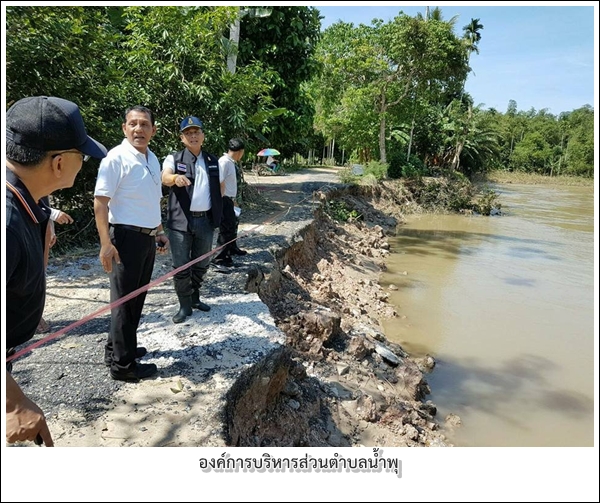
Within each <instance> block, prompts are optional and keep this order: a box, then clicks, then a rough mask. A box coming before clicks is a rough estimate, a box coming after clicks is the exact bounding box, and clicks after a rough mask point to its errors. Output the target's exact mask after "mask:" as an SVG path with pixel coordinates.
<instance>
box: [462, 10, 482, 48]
mask: <svg viewBox="0 0 600 503" xmlns="http://www.w3.org/2000/svg"><path fill="white" fill-rule="evenodd" d="M463 30H464V32H465V35H464V38H465V40H466V42H467V44H466V47H467V51H469V56H470V55H471V53H472V52H476V53H477V54H479V47H477V44H478V43H479V41H480V40H481V33H479V30H483V25H482V24H480V23H479V18H477V19H473V18H471V22H470V23H469V24H468V25H466V26H463Z"/></svg>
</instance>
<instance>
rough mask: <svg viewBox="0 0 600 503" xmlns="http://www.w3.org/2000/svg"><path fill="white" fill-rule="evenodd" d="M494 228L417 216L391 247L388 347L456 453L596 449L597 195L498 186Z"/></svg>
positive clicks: (467, 219)
mask: <svg viewBox="0 0 600 503" xmlns="http://www.w3.org/2000/svg"><path fill="white" fill-rule="evenodd" d="M494 188H495V190H497V191H498V192H499V193H500V195H501V203H502V209H503V211H504V212H505V214H504V215H503V216H499V217H480V216H459V215H443V216H435V215H422V216H412V217H409V220H408V223H407V224H406V225H404V226H402V228H401V229H400V230H399V233H398V235H397V237H396V238H394V239H393V240H392V241H391V244H392V251H393V252H394V253H392V255H391V256H390V259H389V260H388V262H387V265H388V272H387V273H385V274H384V275H383V277H382V278H381V279H382V284H383V285H384V286H387V285H389V284H391V283H393V284H395V285H396V286H397V287H398V290H397V291H390V294H391V295H390V302H391V303H393V304H394V305H395V306H397V309H398V312H399V315H400V316H399V317H398V318H395V319H393V320H390V321H388V322H386V323H385V332H386V335H387V337H388V338H390V339H391V340H393V341H395V342H398V343H400V344H402V345H403V346H404V347H405V348H406V349H407V350H408V351H409V352H411V353H413V354H415V355H423V354H430V355H432V356H433V357H434V358H435V359H436V360H437V365H436V367H435V369H434V371H433V372H432V373H431V374H430V375H429V376H428V381H429V383H430V386H431V389H432V394H431V396H430V397H429V398H431V400H433V401H434V402H435V403H436V405H437V406H438V416H439V418H440V419H441V420H442V421H443V419H444V418H445V417H446V415H447V414H449V413H451V412H452V413H455V414H458V415H459V416H460V417H461V419H462V426H461V427H460V428H458V429H456V430H455V433H454V434H453V435H451V437H452V438H451V440H452V441H453V442H454V443H455V445H457V446H490V447H491V446H523V447H529V446H556V447H558V446H593V445H594V394H593V392H594V193H593V187H554V186H539V185H534V186H527V185H497V186H494Z"/></svg>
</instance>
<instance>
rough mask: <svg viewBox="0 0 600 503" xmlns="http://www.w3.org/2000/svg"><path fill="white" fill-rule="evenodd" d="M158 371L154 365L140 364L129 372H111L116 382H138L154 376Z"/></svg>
mask: <svg viewBox="0 0 600 503" xmlns="http://www.w3.org/2000/svg"><path fill="white" fill-rule="evenodd" d="M157 371H158V368H157V367H156V365H154V363H138V364H137V365H136V366H135V367H134V368H133V369H132V370H130V371H129V372H114V371H113V370H112V369H111V370H110V376H111V377H112V378H113V379H114V380H115V381H126V382H138V381H139V380H140V379H145V378H146V377H150V376H153V375H154V374H156V372H157Z"/></svg>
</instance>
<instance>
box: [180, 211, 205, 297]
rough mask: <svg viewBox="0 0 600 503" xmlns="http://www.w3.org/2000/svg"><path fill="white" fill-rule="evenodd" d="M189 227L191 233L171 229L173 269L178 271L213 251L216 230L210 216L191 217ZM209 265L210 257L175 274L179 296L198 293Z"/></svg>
mask: <svg viewBox="0 0 600 503" xmlns="http://www.w3.org/2000/svg"><path fill="white" fill-rule="evenodd" d="M188 227H189V228H190V230H191V232H181V231H176V230H175V229H169V244H170V247H171V256H172V258H173V269H177V268H178V267H181V266H182V265H184V264H187V263H188V262H190V261H191V260H193V259H195V258H198V257H200V256H202V255H204V254H206V253H208V252H209V251H211V250H212V244H213V237H214V232H215V229H214V227H213V224H212V221H211V219H210V218H209V217H208V216H206V215H205V216H203V217H191V220H190V221H189V222H188ZM209 265H210V257H206V258H205V259H203V260H200V261H199V262H196V263H195V264H194V265H192V266H190V267H188V268H187V269H184V270H183V271H180V272H178V273H177V274H175V276H174V277H173V280H174V283H175V292H176V293H177V296H178V297H189V296H190V295H192V293H194V291H198V289H199V288H200V285H201V284H202V279H203V278H204V275H205V274H206V271H208V266H209Z"/></svg>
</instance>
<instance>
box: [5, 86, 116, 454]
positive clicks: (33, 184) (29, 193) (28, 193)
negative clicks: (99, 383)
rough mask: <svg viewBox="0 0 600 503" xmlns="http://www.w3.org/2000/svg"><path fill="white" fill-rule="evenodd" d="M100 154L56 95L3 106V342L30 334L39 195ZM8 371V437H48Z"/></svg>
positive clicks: (40, 231) (36, 300)
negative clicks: (4, 335)
mask: <svg viewBox="0 0 600 503" xmlns="http://www.w3.org/2000/svg"><path fill="white" fill-rule="evenodd" d="M105 155H106V149H105V148H104V146H103V145H101V144H100V143H98V142H97V141H96V140H94V139H92V138H90V137H89V136H88V135H87V132H86V130H85V126H84V124H83V119H82V117H81V113H80V111H79V108H78V107H77V105H75V103H73V102H71V101H67V100H64V99H61V98H55V97H47V96H36V97H31V98H24V99H22V100H19V101H17V102H16V103H15V104H13V105H12V106H11V107H10V108H9V110H8V111H7V112H6V168H7V169H6V243H5V245H6V347H7V350H8V351H7V354H10V353H13V352H14V349H13V348H14V347H16V346H18V345H19V344H23V343H24V342H26V341H28V340H29V339H31V338H32V337H33V335H34V334H35V330H36V328H37V326H38V324H39V322H40V320H41V318H42V312H43V310H44V303H45V296H46V274H45V267H44V237H45V235H46V227H47V225H48V214H47V213H46V212H45V211H43V210H42V208H41V207H40V206H39V205H38V201H40V199H41V198H43V197H44V196H47V195H49V194H51V193H52V192H54V191H55V190H58V189H63V188H67V187H72V186H73V183H74V181H75V177H76V176H77V173H79V170H80V169H81V166H82V164H83V162H84V161H87V160H88V159H89V157H95V158H98V159H101V158H103V157H104V156H105ZM10 370H12V362H8V363H7V372H6V440H7V441H8V442H10V443H13V442H17V441H23V440H36V442H37V443H41V442H44V443H45V444H46V445H47V446H52V445H54V443H53V441H52V436H51V435H50V431H49V430H48V425H47V424H46V419H45V417H44V413H43V412H42V411H41V409H40V408H39V407H38V406H37V405H36V404H35V403H33V402H32V401H31V400H30V399H29V398H27V396H25V394H24V393H23V391H22V390H21V388H20V387H19V385H18V384H17V383H16V381H15V380H14V379H13V377H12V376H11V374H10Z"/></svg>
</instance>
